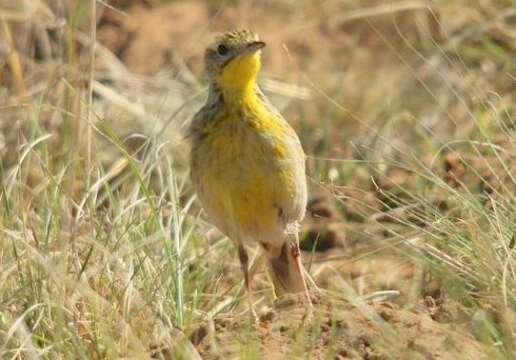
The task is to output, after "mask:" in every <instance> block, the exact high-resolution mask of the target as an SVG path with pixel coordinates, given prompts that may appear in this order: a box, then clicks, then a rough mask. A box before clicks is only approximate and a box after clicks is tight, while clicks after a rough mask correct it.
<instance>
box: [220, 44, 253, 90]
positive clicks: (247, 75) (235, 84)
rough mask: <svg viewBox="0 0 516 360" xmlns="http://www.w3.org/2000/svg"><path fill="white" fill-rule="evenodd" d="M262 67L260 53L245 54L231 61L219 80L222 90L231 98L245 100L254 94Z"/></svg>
mask: <svg viewBox="0 0 516 360" xmlns="http://www.w3.org/2000/svg"><path fill="white" fill-rule="evenodd" d="M260 66H261V61H260V53H259V52H253V53H249V54H243V55H240V56H237V57H236V58H234V59H232V60H230V62H229V63H228V64H226V66H224V68H223V69H222V71H221V73H220V75H219V76H218V78H217V84H218V85H219V87H220V90H221V91H222V93H223V94H224V95H226V97H229V98H234V97H236V98H241V97H242V98H245V97H247V96H249V95H251V94H253V93H254V86H255V83H256V77H257V75H258V72H259V71H260Z"/></svg>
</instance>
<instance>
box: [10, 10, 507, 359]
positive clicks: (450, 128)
mask: <svg viewBox="0 0 516 360" xmlns="http://www.w3.org/2000/svg"><path fill="white" fill-rule="evenodd" d="M235 28H249V29H251V30H253V31H255V32H257V33H258V34H259V35H260V37H261V39H262V40H264V41H265V42H266V43H267V47H266V48H265V49H264V51H263V70H262V73H261V76H260V81H259V83H260V86H261V87H262V89H263V90H264V92H265V93H266V94H267V95H268V96H269V97H270V98H271V100H272V102H273V103H274V104H275V106H277V107H278V108H279V109H280V110H281V112H282V114H283V115H284V117H285V118H286V119H287V120H288V121H289V122H290V123H291V124H292V125H293V126H294V128H295V129H296V130H297V132H298V134H299V136H300V138H301V141H302V143H303V146H304V149H305V152H306V154H307V162H308V168H307V172H308V177H309V187H310V197H309V204H308V215H307V218H306V219H305V222H304V223H303V227H302V236H301V240H302V243H301V245H302V248H303V250H304V251H305V255H304V256H305V260H306V266H307V268H308V270H309V272H310V274H311V278H312V288H313V289H314V293H315V294H317V295H316V296H317V297H318V300H317V302H316V309H317V313H318V316H317V319H318V320H317V321H316V322H315V324H312V325H310V326H307V327H305V329H308V330H307V331H303V332H301V333H300V332H299V331H298V325H295V324H297V323H296V321H298V320H299V319H298V318H300V314H299V312H300V308H299V307H296V306H295V305H293V306H290V307H289V306H287V307H286V308H282V306H284V305H282V304H278V302H277V301H276V302H274V299H273V296H272V294H271V289H270V284H269V281H268V279H267V275H266V274H265V273H264V271H263V268H262V267H261V266H260V265H259V263H260V258H259V252H258V251H256V249H253V251H254V255H255V256H254V260H255V263H256V264H257V265H256V274H255V279H256V281H255V291H256V292H257V293H258V294H259V295H258V296H257V298H258V300H257V301H258V304H259V306H261V307H263V309H262V314H263V316H262V324H261V325H260V326H261V327H259V328H258V329H253V328H249V326H248V322H247V317H246V314H245V301H241V298H242V294H243V292H242V290H243V289H242V284H241V274H240V272H239V266H238V262H237V257H236V253H235V250H234V248H233V246H232V244H231V242H230V241H229V240H228V239H226V238H224V237H222V236H221V235H220V233H218V232H217V231H216V230H215V229H213V228H212V227H211V226H210V225H209V224H208V223H205V222H204V221H203V216H202V214H201V211H200V209H199V206H198V204H197V202H196V200H195V199H194V196H193V194H192V192H191V189H190V185H189V180H188V169H187V154H188V143H187V141H185V140H184V138H183V135H184V131H185V129H186V127H187V126H188V122H189V119H190V118H191V116H192V115H193V114H194V113H195V111H196V110H197V109H198V108H199V107H200V106H202V104H203V102H204V99H205V96H206V82H205V80H204V77H203V52H204V48H205V47H206V46H207V44H209V43H210V41H211V40H212V39H213V37H214V36H215V35H216V34H218V33H220V32H224V31H227V30H231V29H235ZM515 98H516V4H515V3H514V1H513V0H478V1H465V0H460V1H459V0H450V1H438V0H435V1H423V0H397V1H395V0H392V1H376V0H361V1H358V0H356V1H355V0H347V1H339V0H325V1H311V0H280V1H268V0H265V1H252V0H226V1H217V0H207V1H197V0H188V1H180V0H96V1H95V0H91V1H90V0H0V156H1V161H0V186H1V187H0V204H1V210H0V221H1V224H0V226H1V228H0V231H1V234H0V357H2V358H4V357H5V358H25V357H29V358H37V357H39V356H42V357H49V358H55V357H60V356H63V357H65V356H73V357H81V356H84V357H87V358H115V357H120V356H137V357H142V356H143V357H146V356H153V357H158V358H180V357H181V356H182V357H184V358H196V357H197V356H203V357H207V358H217V357H219V358H220V357H221V356H225V357H227V356H229V357H240V358H255V357H260V356H268V357H269V356H270V357H274V356H276V357H277V358H282V357H284V356H287V355H288V356H291V357H293V358H296V357H314V358H329V357H334V358H339V356H340V358H368V356H369V357H371V356H373V357H374V356H377V357H378V358H387V357H395V358H398V354H401V355H404V356H409V357H413V358H417V357H414V356H422V357H423V358H436V357H443V358H479V356H482V355H487V356H489V357H490V358H512V357H514V354H515V352H514V351H515V349H516V348H515V340H516V335H515V331H516V329H515V325H514V324H516V316H515V309H516V301H515V298H516V259H515V256H516V255H515V252H516V250H515V241H516V238H515V235H514V234H515V231H516V205H515V204H516V177H515V174H516V159H515V158H516V142H515V139H516V136H515V131H516V123H515V119H514V114H515V111H516V101H515ZM207 255H209V256H207ZM315 284H317V287H319V288H320V290H318V291H317V290H315ZM301 328H302V329H303V327H301ZM245 344H246V345H245ZM249 344H251V345H249ZM401 355H400V356H401Z"/></svg>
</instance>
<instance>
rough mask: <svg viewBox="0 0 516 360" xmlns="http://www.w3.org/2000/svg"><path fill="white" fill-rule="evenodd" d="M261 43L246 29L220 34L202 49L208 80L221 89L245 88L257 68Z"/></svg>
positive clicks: (251, 82)
mask: <svg viewBox="0 0 516 360" xmlns="http://www.w3.org/2000/svg"><path fill="white" fill-rule="evenodd" d="M264 46H265V43H264V42H263V41H260V39H259V38H258V35H256V34H254V33H253V32H251V31H249V30H236V31H230V32H227V33H224V34H222V35H219V36H217V37H216V38H215V41H214V42H213V43H212V44H211V45H210V46H209V47H208V48H207V49H206V53H205V65H206V72H207V75H208V78H209V81H210V82H212V83H215V84H216V85H217V86H218V87H219V88H220V89H221V90H222V91H224V92H239V91H245V90H247V89H248V88H249V87H252V86H254V83H255V80H256V76H257V74H258V71H260V66H261V62H260V49H262V48H263V47H264Z"/></svg>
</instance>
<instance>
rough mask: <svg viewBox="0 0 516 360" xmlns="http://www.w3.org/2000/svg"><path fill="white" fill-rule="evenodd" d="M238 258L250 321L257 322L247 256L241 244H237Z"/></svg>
mask: <svg viewBox="0 0 516 360" xmlns="http://www.w3.org/2000/svg"><path fill="white" fill-rule="evenodd" d="M238 258H239V259H240V266H241V267H242V272H243V273H244V282H245V290H246V293H247V294H246V295H247V301H248V302H249V313H250V315H251V317H252V319H253V320H254V321H255V322H257V321H258V316H257V315H256V312H255V311H254V304H253V294H252V293H251V278H250V276H249V256H248V255H247V251H246V250H245V248H244V245H243V244H241V243H240V244H238Z"/></svg>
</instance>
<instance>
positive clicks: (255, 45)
mask: <svg viewBox="0 0 516 360" xmlns="http://www.w3.org/2000/svg"><path fill="white" fill-rule="evenodd" d="M263 47H265V43H264V42H263V41H253V42H251V43H249V44H247V46H246V49H245V50H246V52H255V51H258V50H260V49H261V48H263Z"/></svg>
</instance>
